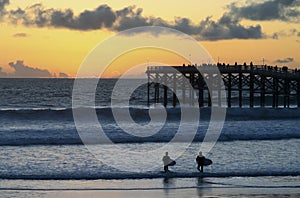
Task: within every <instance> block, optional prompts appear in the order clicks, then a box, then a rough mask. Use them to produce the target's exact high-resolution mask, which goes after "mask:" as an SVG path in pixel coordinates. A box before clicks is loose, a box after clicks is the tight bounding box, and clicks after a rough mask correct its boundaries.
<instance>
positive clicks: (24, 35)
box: [13, 32, 29, 38]
mask: <svg viewBox="0 0 300 198" xmlns="http://www.w3.org/2000/svg"><path fill="white" fill-rule="evenodd" d="M28 36H29V35H28V34H26V33H23V32H22V33H16V34H14V35H13V37H16V38H24V37H28Z"/></svg>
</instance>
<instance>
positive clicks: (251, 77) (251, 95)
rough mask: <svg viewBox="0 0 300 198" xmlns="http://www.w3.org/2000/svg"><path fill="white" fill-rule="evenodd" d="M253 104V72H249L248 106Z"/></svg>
mask: <svg viewBox="0 0 300 198" xmlns="http://www.w3.org/2000/svg"><path fill="white" fill-rule="evenodd" d="M253 106H254V74H253V71H251V72H250V108H253Z"/></svg>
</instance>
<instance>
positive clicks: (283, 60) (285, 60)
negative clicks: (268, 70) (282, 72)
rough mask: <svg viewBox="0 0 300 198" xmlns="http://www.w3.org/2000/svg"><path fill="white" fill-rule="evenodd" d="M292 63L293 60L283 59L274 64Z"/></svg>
mask: <svg viewBox="0 0 300 198" xmlns="http://www.w3.org/2000/svg"><path fill="white" fill-rule="evenodd" d="M293 61H294V58H285V59H278V60H276V61H275V62H276V63H291V62H293Z"/></svg>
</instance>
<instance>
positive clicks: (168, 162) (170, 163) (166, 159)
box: [162, 152, 176, 172]
mask: <svg viewBox="0 0 300 198" xmlns="http://www.w3.org/2000/svg"><path fill="white" fill-rule="evenodd" d="M162 161H163V163H164V171H165V172H169V166H174V165H175V164H176V162H175V161H174V160H172V159H171V158H170V156H169V153H168V152H166V153H165V156H164V157H163V158H162Z"/></svg>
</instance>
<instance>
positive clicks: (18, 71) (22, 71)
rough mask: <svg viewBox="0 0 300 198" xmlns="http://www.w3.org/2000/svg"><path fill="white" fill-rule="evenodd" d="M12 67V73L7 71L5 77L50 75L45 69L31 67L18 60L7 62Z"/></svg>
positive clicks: (43, 76)
mask: <svg viewBox="0 0 300 198" xmlns="http://www.w3.org/2000/svg"><path fill="white" fill-rule="evenodd" d="M8 65H9V66H10V67H11V68H13V69H14V72H13V73H7V77H15V78H45V77H52V75H51V73H50V72H49V71H48V70H46V69H39V68H33V67H30V66H27V65H24V62H23V61H20V60H18V61H17V62H16V63H13V62H10V63H9V64H8Z"/></svg>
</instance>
